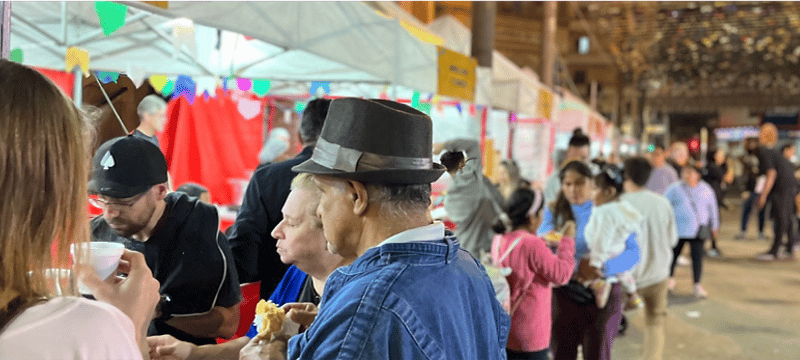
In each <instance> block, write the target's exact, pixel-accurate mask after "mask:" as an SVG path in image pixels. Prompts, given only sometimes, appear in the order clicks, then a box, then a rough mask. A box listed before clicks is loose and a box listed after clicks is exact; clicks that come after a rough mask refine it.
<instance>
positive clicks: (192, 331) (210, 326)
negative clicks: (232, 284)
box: [166, 304, 239, 339]
mask: <svg viewBox="0 0 800 360" xmlns="http://www.w3.org/2000/svg"><path fill="white" fill-rule="evenodd" d="M166 323H167V325H169V326H172V327H174V328H176V329H178V330H181V331H183V332H185V333H187V334H189V335H192V336H196V337H202V338H212V337H221V338H226V339H227V338H230V337H233V335H234V334H236V329H237V327H238V326H239V304H236V305H234V306H231V307H222V306H215V307H214V308H213V309H211V311H209V312H207V313H205V314H200V315H191V316H180V315H175V316H174V317H173V318H171V319H169V320H167V321H166Z"/></svg>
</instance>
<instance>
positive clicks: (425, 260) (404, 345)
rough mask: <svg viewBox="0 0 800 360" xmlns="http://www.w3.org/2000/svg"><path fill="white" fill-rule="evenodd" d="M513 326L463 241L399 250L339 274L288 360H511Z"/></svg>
mask: <svg viewBox="0 0 800 360" xmlns="http://www.w3.org/2000/svg"><path fill="white" fill-rule="evenodd" d="M509 327H510V319H509V317H508V315H507V314H506V313H505V312H504V311H503V309H502V308H501V306H500V304H499V303H498V302H497V300H496V298H495V292H494V288H493V287H492V284H491V282H490V281H489V277H488V276H487V275H486V272H485V270H484V268H483V267H482V266H481V265H480V264H479V263H478V262H477V261H476V260H475V259H474V258H473V257H472V256H471V255H469V253H467V252H466V251H464V250H461V249H459V246H458V241H457V240H456V239H455V238H453V237H446V238H445V239H442V240H438V241H418V242H411V243H392V244H386V245H383V246H380V247H376V248H372V249H369V250H367V252H366V253H364V254H363V255H362V256H360V257H359V258H358V259H356V261H355V262H353V264H351V265H349V266H345V267H342V268H339V269H338V270H336V271H334V272H333V273H332V274H331V275H330V276H329V277H328V280H327V282H326V284H325V293H324V294H323V297H322V303H321V304H320V310H319V314H318V315H317V318H316V320H315V321H314V323H313V324H312V325H311V327H310V328H309V329H308V330H306V331H305V332H304V333H302V334H300V335H297V336H295V337H293V338H292V339H291V340H290V341H289V346H288V359H308V360H311V359H437V360H438V359H442V360H443V359H449V360H456V359H464V360H466V359H486V360H492V359H505V358H506V351H505V347H506V341H507V339H508V331H509Z"/></svg>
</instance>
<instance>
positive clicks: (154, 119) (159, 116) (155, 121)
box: [143, 107, 167, 132]
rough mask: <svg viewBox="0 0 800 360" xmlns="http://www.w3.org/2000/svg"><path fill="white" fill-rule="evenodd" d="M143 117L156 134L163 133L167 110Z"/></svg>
mask: <svg viewBox="0 0 800 360" xmlns="http://www.w3.org/2000/svg"><path fill="white" fill-rule="evenodd" d="M143 117H144V120H145V121H147V122H148V123H150V125H151V126H152V127H153V129H154V130H155V131H156V132H162V131H164V125H166V124H167V108H166V107H165V108H163V109H161V110H156V111H154V112H152V113H147V114H144V116H143Z"/></svg>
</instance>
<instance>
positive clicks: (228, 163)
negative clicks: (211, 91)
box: [159, 89, 264, 205]
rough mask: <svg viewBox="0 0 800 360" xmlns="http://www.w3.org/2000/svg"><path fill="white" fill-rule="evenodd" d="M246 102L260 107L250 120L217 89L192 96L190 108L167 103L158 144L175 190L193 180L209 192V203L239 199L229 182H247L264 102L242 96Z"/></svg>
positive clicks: (183, 102) (253, 164)
mask: <svg viewBox="0 0 800 360" xmlns="http://www.w3.org/2000/svg"><path fill="white" fill-rule="evenodd" d="M245 98H246V99H248V100H259V101H261V103H262V106H261V111H260V112H259V114H258V115H256V116H255V117H253V118H252V119H246V118H245V117H244V116H243V115H242V114H241V113H240V112H239V110H238V109H237V100H234V99H233V98H231V95H230V94H229V93H228V92H226V91H224V90H222V89H217V92H216V97H213V98H208V99H205V97H203V96H198V97H196V98H195V99H194V104H189V102H188V101H187V100H186V99H185V98H184V97H183V96H181V97H178V98H176V99H173V100H172V101H170V102H169V107H168V110H167V118H168V119H169V120H168V121H167V125H166V126H165V128H164V132H163V133H162V134H161V135H160V137H159V142H160V143H161V150H162V151H163V152H164V155H165V156H166V158H167V165H168V166H169V172H170V175H171V176H172V183H173V186H174V187H175V188H177V187H178V186H180V185H182V184H184V183H187V182H195V183H198V184H201V185H203V186H205V187H206V188H208V190H209V192H210V193H211V201H212V202H214V203H217V204H223V205H227V204H232V203H234V202H236V201H237V200H238V198H236V196H237V194H236V190H235V189H236V187H235V185H234V183H235V182H237V181H239V182H241V181H244V182H246V181H247V180H248V179H249V175H250V173H251V172H252V171H253V170H254V169H255V168H256V166H258V152H259V151H260V150H261V145H262V143H263V136H262V133H263V108H264V106H263V105H264V101H263V100H260V99H258V98H257V97H255V95H252V94H244V95H242V99H245ZM241 191H244V189H243V188H242V189H241Z"/></svg>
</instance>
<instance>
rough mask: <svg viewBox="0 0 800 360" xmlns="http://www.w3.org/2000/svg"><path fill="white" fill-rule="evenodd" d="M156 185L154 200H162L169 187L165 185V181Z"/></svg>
mask: <svg viewBox="0 0 800 360" xmlns="http://www.w3.org/2000/svg"><path fill="white" fill-rule="evenodd" d="M155 187H156V192H157V193H156V200H164V199H165V198H166V197H167V193H169V188H168V187H167V183H163V184H158V185H156V186H155Z"/></svg>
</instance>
